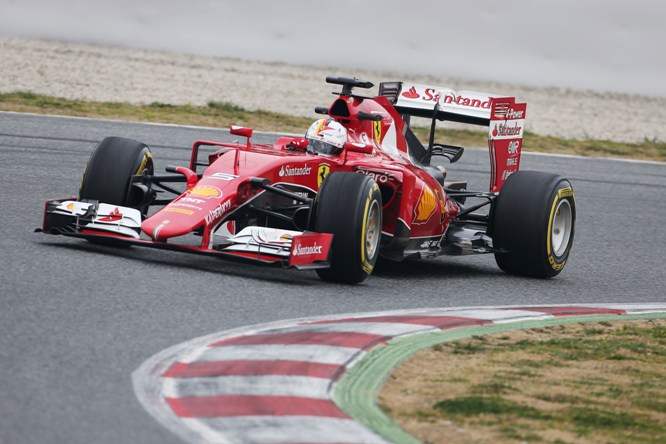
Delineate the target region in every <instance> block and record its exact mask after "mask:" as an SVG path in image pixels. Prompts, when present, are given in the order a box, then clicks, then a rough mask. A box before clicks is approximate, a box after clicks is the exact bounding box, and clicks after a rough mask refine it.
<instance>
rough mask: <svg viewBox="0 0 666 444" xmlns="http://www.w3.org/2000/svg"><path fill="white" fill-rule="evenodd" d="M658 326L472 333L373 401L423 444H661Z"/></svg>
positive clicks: (402, 370) (407, 366) (395, 377)
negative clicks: (582, 443)
mask: <svg viewBox="0 0 666 444" xmlns="http://www.w3.org/2000/svg"><path fill="white" fill-rule="evenodd" d="M664 380H666V320H665V319H655V320H651V321H626V322H612V323H609V322H599V323H595V324H570V325H560V326H552V327H545V328H535V329H529V330H519V331H511V332H504V333H499V334H493V335H484V336H477V337H473V338H470V339H466V340H460V341H455V342H449V343H443V344H437V345H436V346H433V347H431V348H429V349H426V350H423V351H421V352H419V353H417V354H415V355H414V356H413V357H412V358H411V359H409V360H408V361H406V362H405V363H403V364H402V365H401V366H400V367H399V368H398V369H397V370H396V371H395V372H394V373H393V374H392V375H391V376H390V378H389V380H388V382H387V383H386V385H385V386H384V388H383V389H382V391H381V392H380V394H379V403H380V406H381V407H382V409H383V410H384V411H385V412H386V413H387V414H389V415H390V416H391V417H392V418H393V420H394V421H395V422H397V423H398V424H399V425H400V426H401V427H403V429H405V430H406V431H408V432H409V433H410V434H412V435H414V436H415V437H417V438H418V439H419V440H421V441H423V442H431V443H437V442H453V443H454V442H480V443H481V442H493V443H495V442H516V441H523V442H548V443H565V442H644V443H653V442H654V443H657V442H666V429H664V427H663V424H664V423H665V422H666V401H665V400H666V386H664V384H663V381H664Z"/></svg>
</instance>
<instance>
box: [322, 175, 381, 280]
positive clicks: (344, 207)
mask: <svg viewBox="0 0 666 444" xmlns="http://www.w3.org/2000/svg"><path fill="white" fill-rule="evenodd" d="M313 221H314V231H317V232H319V233H331V234H333V242H332V244H331V267H330V268H325V269H319V270H317V274H318V275H319V277H320V278H322V279H323V280H325V281H332V282H342V283H347V284H356V283H359V282H362V281H364V280H365V279H366V278H367V277H368V276H370V274H371V273H372V270H373V268H374V266H375V263H376V262H377V257H378V256H379V243H380V239H381V230H382V196H381V192H380V191H379V187H378V186H377V184H376V182H375V181H374V180H372V179H371V178H369V177H368V176H365V175H363V174H358V173H331V174H329V175H328V176H326V179H325V180H324V182H323V183H322V186H321V188H320V190H319V193H318V194H317V198H316V200H315V204H314V207H313Z"/></svg>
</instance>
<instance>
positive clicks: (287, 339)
mask: <svg viewBox="0 0 666 444" xmlns="http://www.w3.org/2000/svg"><path fill="white" fill-rule="evenodd" d="M385 339H387V338H386V337H385V336H379V335H371V334H366V333H318V332H310V331H304V332H303V331H302V332H293V333H271V334H255V335H251V336H250V335H248V336H238V337H236V338H230V339H225V340H223V341H219V342H214V343H212V344H211V345H210V347H225V346H229V345H236V346H238V345H286V344H290V345H296V344H307V345H333V346H337V347H350V348H365V347H368V346H371V345H374V344H376V343H378V342H381V341H383V340H385Z"/></svg>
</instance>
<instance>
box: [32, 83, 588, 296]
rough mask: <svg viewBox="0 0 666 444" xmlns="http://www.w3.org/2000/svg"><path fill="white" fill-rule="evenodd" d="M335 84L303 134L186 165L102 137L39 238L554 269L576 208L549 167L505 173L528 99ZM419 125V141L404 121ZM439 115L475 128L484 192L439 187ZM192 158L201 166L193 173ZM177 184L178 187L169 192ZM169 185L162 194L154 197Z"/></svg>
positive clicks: (323, 263) (237, 147)
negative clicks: (485, 260) (336, 89)
mask: <svg viewBox="0 0 666 444" xmlns="http://www.w3.org/2000/svg"><path fill="white" fill-rule="evenodd" d="M326 81H327V82H328V83H331V84H337V85H341V86H342V91H341V92H340V93H334V94H336V95H337V96H338V97H337V98H336V99H335V100H334V102H333V104H332V105H331V106H330V107H328V108H325V107H318V108H316V109H315V112H316V113H318V114H322V115H324V116H325V117H324V118H321V119H319V120H318V121H316V122H314V123H313V124H312V126H311V127H310V128H309V129H308V131H307V133H306V135H305V137H302V138H301V137H280V138H278V139H277V140H276V141H275V143H274V144H253V143H252V142H251V140H250V138H251V136H252V129H250V128H243V127H235V126H234V127H232V128H231V131H230V132H231V134H233V135H237V136H240V137H245V138H247V141H246V143H240V142H234V143H222V142H213V141H205V140H198V141H196V142H194V145H193V147H192V154H191V158H190V162H189V166H188V167H183V166H179V167H167V173H171V174H162V175H158V174H155V172H154V166H153V157H152V154H151V151H150V149H149V147H148V146H146V145H145V144H143V143H141V142H137V141H134V140H130V139H125V138H119V137H107V138H105V139H104V140H102V142H101V143H99V145H97V146H96V147H95V149H94V150H93V152H92V154H91V156H90V159H89V161H88V164H87V166H86V169H85V172H84V175H83V179H82V182H81V188H80V193H79V196H78V198H68V199H57V200H48V201H46V206H45V211H44V221H43V226H42V231H43V232H44V233H48V234H61V235H66V236H74V237H80V238H85V239H87V240H89V241H91V242H97V243H104V244H110V245H140V246H146V247H152V248H162V249H170V250H178V251H183V252H189V253H199V254H208V255H214V256H218V257H221V258H225V259H231V260H237V261H244V262H249V263H255V264H267V265H268V264H272V265H278V266H283V267H295V268H298V269H316V271H317V273H318V274H319V276H320V277H321V278H322V279H324V280H328V281H335V282H345V283H358V282H361V281H363V280H364V279H366V278H367V277H368V276H369V275H370V274H371V273H372V270H373V268H374V266H375V263H376V261H377V259H378V257H379V256H382V257H383V258H386V259H388V260H393V261H401V260H403V259H406V258H428V257H434V256H438V255H461V254H472V253H494V255H495V259H496V262H497V264H498V265H499V267H500V268H501V269H502V270H504V271H505V272H507V273H511V274H515V275H522V276H534V277H541V278H546V277H552V276H555V275H557V274H558V273H560V272H561V271H562V269H563V267H564V265H565V264H566V262H567V258H568V257H569V251H570V250H571V245H572V242H573V238H574V230H575V220H576V201H575V198H574V193H573V189H572V186H571V183H570V182H569V181H568V180H567V179H564V178H562V177H560V176H557V175H553V174H548V173H542V172H533V171H519V165H520V153H521V149H522V137H523V132H524V123H525V111H526V104H524V103H516V101H515V99H514V98H511V97H502V96H497V95H490V94H485V93H478V92H470V91H459V92H455V91H453V90H451V89H448V88H443V87H436V86H428V85H419V84H410V83H405V82H384V83H381V84H380V86H379V95H378V96H377V97H365V96H362V95H357V94H355V93H354V91H353V88H365V89H368V88H372V87H373V86H374V85H373V84H372V83H370V82H366V81H362V80H358V79H350V78H331V77H329V78H327V79H326ZM419 117H420V118H427V119H429V121H428V123H429V124H430V137H429V141H428V143H427V144H426V145H424V144H422V143H421V142H420V141H419V140H418V139H417V137H416V136H415V135H414V132H413V131H412V128H411V127H410V121H411V120H412V118H419ZM439 121H452V122H459V123H467V124H472V125H482V126H485V127H487V128H488V143H489V150H490V158H491V162H490V164H491V165H490V167H491V168H490V189H489V191H468V190H467V184H466V182H464V181H451V180H447V178H446V174H445V170H444V169H443V168H441V167H436V166H434V165H432V164H431V159H432V157H433V156H443V157H444V158H446V159H448V160H449V161H450V162H451V163H453V162H456V161H457V160H458V159H459V158H460V156H461V155H462V154H463V151H464V149H463V148H462V147H459V146H452V145H446V144H441V143H435V140H434V138H435V127H436V124H437V122H439ZM202 167H203V171H201V170H202ZM174 183H181V187H182V186H183V185H184V188H185V189H184V191H181V190H178V189H176V188H174V185H173V184H174ZM167 193H171V194H173V198H169V199H165V198H163V197H162V196H164V195H165V194H167Z"/></svg>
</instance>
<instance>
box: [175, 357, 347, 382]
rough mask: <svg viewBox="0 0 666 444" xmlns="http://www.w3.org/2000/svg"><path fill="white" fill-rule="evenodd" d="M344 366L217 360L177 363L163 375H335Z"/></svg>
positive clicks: (321, 376) (326, 376) (317, 376)
mask: <svg viewBox="0 0 666 444" xmlns="http://www.w3.org/2000/svg"><path fill="white" fill-rule="evenodd" d="M341 367H342V366H340V365H337V364H322V363H318V362H307V361H251V360H244V361H217V362H192V363H190V364H187V363H185V362H176V363H174V364H173V365H172V366H171V367H169V369H168V370H167V371H165V372H164V373H163V374H162V377H164V378H200V377H205V376H223V375H228V376H235V375H243V376H262V375H292V376H309V377H311V378H331V377H333V375H335V374H336V373H337V372H338V371H339V370H340V368H341Z"/></svg>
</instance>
